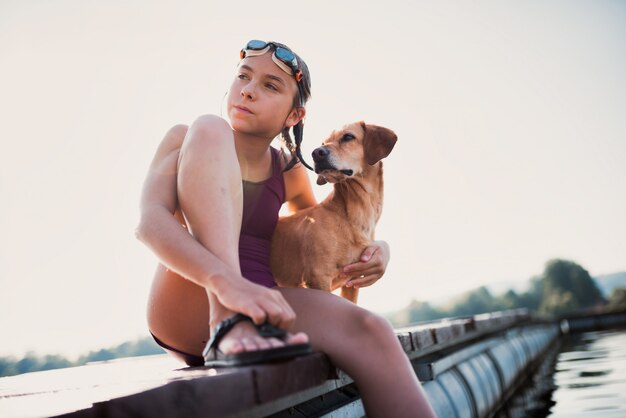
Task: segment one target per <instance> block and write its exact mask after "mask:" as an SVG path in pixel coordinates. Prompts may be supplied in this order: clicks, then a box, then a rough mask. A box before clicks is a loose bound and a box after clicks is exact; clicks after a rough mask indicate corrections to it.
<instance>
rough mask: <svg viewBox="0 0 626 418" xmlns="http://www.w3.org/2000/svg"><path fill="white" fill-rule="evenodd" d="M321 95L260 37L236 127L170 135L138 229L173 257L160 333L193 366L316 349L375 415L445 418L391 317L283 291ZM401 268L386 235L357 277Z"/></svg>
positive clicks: (152, 317) (306, 292)
mask: <svg viewBox="0 0 626 418" xmlns="http://www.w3.org/2000/svg"><path fill="white" fill-rule="evenodd" d="M309 96H310V75H309V72H308V68H307V66H306V64H305V63H304V61H303V60H302V59H300V57H298V56H297V55H296V54H295V53H293V52H292V51H291V50H290V49H289V48H288V47H286V46H285V45H282V44H279V43H276V42H269V43H268V42H262V41H250V42H249V43H248V44H247V45H246V47H245V48H244V49H243V50H242V51H241V61H240V63H239V65H238V67H237V75H236V77H235V79H234V81H233V83H232V85H231V87H230V90H229V92H228V96H227V114H228V117H229V120H230V125H229V124H228V123H226V122H225V121H224V120H223V119H221V118H219V117H217V116H208V115H205V116H201V117H199V118H198V119H196V120H195V121H194V122H193V123H192V125H191V126H190V127H187V126H184V125H177V126H174V127H173V128H172V129H170V130H169V132H167V134H166V135H165V138H164V139H163V141H162V142H161V144H160V145H159V148H158V149H157V152H156V155H155V157H154V159H153V161H152V163H151V165H150V169H149V173H148V176H147V179H146V181H145V184H144V188H143V192H142V197H141V220H140V223H139V225H138V227H137V231H136V234H137V237H138V238H139V239H140V240H141V241H142V242H144V243H145V244H146V245H147V246H148V247H149V248H150V249H151V250H153V251H154V253H155V254H156V255H157V256H158V258H159V260H160V261H161V264H159V266H158V267H157V271H156V274H155V277H154V281H153V285H152V289H151V293H150V298H149V303H148V326H149V328H150V331H151V333H152V334H153V336H154V338H155V340H156V341H157V342H158V343H159V344H160V345H161V346H162V347H164V349H165V350H166V351H167V352H168V353H170V354H172V355H173V356H175V357H177V358H179V359H181V360H183V361H185V362H186V363H187V364H188V365H194V366H197V365H202V364H205V363H206V364H208V365H217V364H247V363H253V362H262V361H266V360H268V359H272V358H288V357H292V356H294V355H300V354H304V353H306V352H308V351H309V347H310V346H312V348H313V349H315V350H319V351H322V352H324V353H326V354H327V355H328V356H329V358H330V359H331V361H332V362H333V364H335V365H336V366H337V367H339V368H341V369H343V370H344V371H346V372H347V373H348V374H349V375H350V376H351V377H352V378H353V379H354V380H355V382H356V384H357V385H358V388H359V391H360V393H361V395H362V397H363V402H364V406H365V409H366V411H367V414H368V416H372V417H375V416H422V417H424V416H434V414H433V412H432V409H431V408H430V405H429V404H428V401H427V400H426V398H425V396H424V393H423V390H422V388H421V386H420V384H419V382H418V380H417V378H416V377H415V374H414V372H413V369H412V367H411V364H410V363H409V361H408V359H407V357H406V355H405V354H404V352H403V350H402V348H401V346H400V343H399V342H398V339H397V338H396V336H395V334H394V332H393V329H392V328H391V326H390V325H389V323H388V322H387V321H386V320H385V319H383V318H381V317H379V316H378V315H375V314H373V313H371V312H369V311H367V310H365V309H362V308H360V307H358V306H356V305H354V304H352V303H351V302H348V301H346V300H344V299H342V298H340V297H338V296H336V295H333V294H330V293H327V292H323V291H318V290H314V289H286V288H277V287H275V283H274V281H273V278H272V276H271V272H270V271H269V242H270V240H271V234H272V231H273V229H274V227H275V225H276V222H277V219H278V211H279V209H280V206H281V204H282V203H283V202H286V203H287V205H288V208H289V209H291V210H300V209H304V208H307V207H309V206H312V205H314V204H315V203H316V202H315V198H314V196H313V192H312V189H311V186H310V183H309V180H308V176H307V173H306V170H305V168H304V167H303V166H302V164H301V161H300V160H301V158H299V157H300V141H301V140H302V120H303V119H304V116H305V114H306V111H305V108H304V104H305V103H306V101H307V99H308V98H309ZM292 127H293V131H294V134H295V144H293V142H292V141H291V138H290V135H289V129H290V128H292ZM279 133H282V136H283V140H284V141H285V143H286V145H287V146H288V147H289V148H290V151H291V160H290V161H289V162H288V163H286V164H285V161H283V159H282V158H281V154H280V153H279V152H278V151H277V150H276V149H274V148H272V147H270V143H271V141H272V140H273V139H274V138H275V137H276V136H277V135H278V134H279ZM172 214H174V216H172ZM388 261H389V248H388V246H387V244H386V243H384V242H379V241H377V242H375V243H373V245H372V246H370V247H368V248H367V249H366V250H365V251H364V253H363V255H362V257H361V260H360V261H359V262H357V263H354V264H351V265H349V266H346V268H345V269H344V271H345V273H346V274H348V275H349V276H350V277H353V279H352V280H351V282H352V284H353V285H354V286H368V285H371V284H372V283H374V282H375V281H376V280H378V279H379V278H380V277H381V276H382V274H383V273H384V270H385V268H386V265H387V263H388ZM236 314H237V315H236ZM241 314H243V315H241ZM264 323H265V325H264V326H262V327H259V326H260V325H261V324H264ZM211 330H213V331H211ZM282 330H289V331H291V332H292V333H286V332H285V331H282ZM309 344H310V346H309ZM203 351H204V353H203Z"/></svg>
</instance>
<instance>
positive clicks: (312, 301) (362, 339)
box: [280, 289, 435, 417]
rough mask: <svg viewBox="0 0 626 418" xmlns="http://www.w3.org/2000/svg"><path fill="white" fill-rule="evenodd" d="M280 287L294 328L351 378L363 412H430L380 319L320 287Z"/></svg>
mask: <svg viewBox="0 0 626 418" xmlns="http://www.w3.org/2000/svg"><path fill="white" fill-rule="evenodd" d="M280 291H281V292H282V294H283V296H284V297H285V299H287V302H289V304H290V305H291V306H292V307H293V309H294V310H295V311H296V315H297V317H296V323H295V326H294V330H296V331H303V332H305V333H307V334H308V336H309V338H310V341H311V344H312V345H313V348H314V349H315V350H319V351H322V352H324V353H326V354H327V355H328V356H329V358H330V360H331V361H332V362H333V364H334V365H336V366H337V367H339V368H340V369H342V370H344V371H345V372H346V373H348V374H349V375H350V377H352V378H353V379H354V381H355V382H356V384H357V386H358V388H359V392H360V393H361V395H362V399H363V403H364V406H365V409H366V412H367V416H368V417H435V413H434V412H433V410H432V408H431V406H430V404H429V403H428V400H427V399H426V396H425V394H424V391H423V389H422V387H421V385H420V383H419V381H418V380H417V377H416V376H415V373H414V371H413V368H412V367H411V364H410V362H409V360H408V358H407V356H406V354H405V353H404V351H403V350H402V346H401V345H400V343H399V341H398V338H397V337H396V335H395V333H394V332H393V328H392V327H391V325H390V324H389V322H388V321H387V320H386V319H384V318H382V317H380V316H378V315H376V314H373V313H371V312H369V311H367V310H365V309H363V308H360V307H358V306H357V305H354V304H353V303H351V302H348V301H346V300H344V299H342V298H340V297H338V296H336V295H333V294H330V293H327V292H324V291H320V290H314V289H280Z"/></svg>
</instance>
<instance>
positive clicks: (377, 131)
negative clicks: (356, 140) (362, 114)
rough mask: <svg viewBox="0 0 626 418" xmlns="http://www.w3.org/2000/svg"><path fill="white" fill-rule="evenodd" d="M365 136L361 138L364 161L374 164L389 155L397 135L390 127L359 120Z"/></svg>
mask: <svg viewBox="0 0 626 418" xmlns="http://www.w3.org/2000/svg"><path fill="white" fill-rule="evenodd" d="M361 125H362V126H363V131H364V132H365V137H364V138H363V150H364V152H365V161H366V162H367V163H368V164H369V165H374V164H376V163H377V162H379V161H380V160H382V159H383V158H385V157H386V156H388V155H389V153H390V152H391V150H392V149H393V147H394V145H396V141H397V140H398V136H397V135H396V133H395V132H394V131H392V130H391V129H387V128H383V127H382V126H376V125H368V124H366V123H365V122H361Z"/></svg>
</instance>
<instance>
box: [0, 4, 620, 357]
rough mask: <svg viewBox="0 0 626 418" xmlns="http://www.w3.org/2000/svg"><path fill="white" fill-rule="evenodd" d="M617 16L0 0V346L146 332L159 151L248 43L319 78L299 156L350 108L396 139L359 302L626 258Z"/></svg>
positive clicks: (51, 345) (576, 9) (218, 102)
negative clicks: (378, 251) (387, 256)
mask: <svg viewBox="0 0 626 418" xmlns="http://www.w3.org/2000/svg"><path fill="white" fill-rule="evenodd" d="M625 21H626V3H624V2H620V1H608V0H598V1H593V2H592V1H566V0H554V1H550V2H545V1H485V0H478V1H473V2H462V1H434V0H433V1H399V0H389V1H385V2H377V3H363V2H360V1H356V0H349V1H344V2H331V1H318V2H307V3H306V4H305V3H298V2H293V1H275V2H258V1H243V2H226V1H223V2H206V1H195V2H194V1H189V2H176V1H147V0H135V1H121V0H118V1H115V0H114V1H107V2H101V1H83V0H58V1H55V2H49V1H29V0H26V1H13V0H2V1H0V61H1V63H2V64H1V65H0V92H1V94H0V115H2V116H1V117H0V123H1V127H2V133H3V135H2V137H1V139H0V141H1V149H2V164H0V195H1V196H2V204H0V231H1V233H0V331H1V332H2V344H0V355H15V356H20V355H23V354H24V353H25V352H26V351H28V350H32V351H35V352H36V353H39V354H48V353H59V354H63V355H67V356H77V355H78V354H81V353H85V352H86V351H88V350H95V349H99V348H102V347H108V346H112V345H115V344H118V343H121V342H123V341H126V340H128V339H133V338H137V337H143V336H146V335H148V333H147V326H146V319H145V309H146V302H147V296H148V292H149V288H150V284H151V279H152V275H153V273H154V270H155V267H156V263H157V259H156V257H155V256H154V255H153V254H152V253H151V252H150V251H149V250H148V249H147V247H145V246H144V245H143V244H142V243H140V242H139V241H138V240H137V239H136V238H135V236H134V229H135V227H136V225H137V222H138V219H139V206H138V204H139V193H140V190H141V186H142V183H143V180H144V178H145V175H146V173H147V168H148V165H149V163H150V161H151V159H152V156H153V154H154V152H155V150H156V147H157V145H158V144H159V142H160V140H161V139H162V137H163V135H164V134H165V132H166V131H167V130H168V129H169V128H170V127H171V126H173V125H175V124H178V123H184V124H190V123H192V122H193V120H194V119H195V118H197V117H198V116H199V115H202V114H207V113H211V114H218V115H219V114H221V107H222V101H223V98H224V94H225V93H226V91H227V89H228V86H229V84H230V82H231V80H232V78H233V75H234V70H235V67H236V65H237V62H238V54H239V50H240V49H241V48H242V46H243V45H244V44H245V43H246V42H247V41H248V40H250V39H263V40H276V41H280V42H283V43H286V44H287V45H289V46H291V47H292V48H293V49H294V50H295V51H296V52H298V53H299V54H300V55H301V56H302V57H303V58H304V59H305V61H306V62H307V64H308V66H309V68H310V70H311V74H312V91H313V98H312V100H311V101H310V103H309V105H308V106H307V111H308V113H307V119H306V124H305V130H304V145H303V150H304V152H303V154H304V155H305V156H307V155H310V152H311V151H312V150H313V149H314V148H315V147H316V146H318V145H319V144H320V143H321V142H322V140H323V139H324V138H326V137H327V136H328V134H329V133H330V132H331V131H332V130H333V129H337V128H339V127H341V126H343V125H344V124H346V123H349V122H353V121H358V120H364V121H366V122H368V123H374V124H378V125H382V126H386V127H388V128H391V129H393V130H394V131H395V132H396V133H397V135H398V142H397V145H396V147H395V149H394V150H393V152H392V153H391V155H390V156H389V157H388V158H387V159H386V160H385V161H384V167H385V187H386V188H385V202H384V208H383V215H382V218H381V220H380V222H379V224H378V228H377V238H378V239H383V240H385V241H387V242H388V243H389V245H390V247H391V253H392V255H391V262H390V264H389V266H388V268H387V272H386V274H385V276H384V277H383V278H382V279H381V280H380V281H379V282H378V283H376V284H375V285H374V286H372V287H370V288H366V289H363V290H362V291H361V295H360V301H359V303H360V305H362V306H364V307H366V308H368V309H372V310H374V311H376V312H379V313H385V312H389V311H393V310H395V309H400V308H403V307H404V306H406V305H407V304H408V303H409V302H410V301H411V300H412V299H417V300H421V301H441V300H445V299H446V298H449V297H451V296H454V295H458V294H460V293H462V292H464V291H467V290H469V289H472V288H475V287H478V286H481V285H493V286H497V285H500V286H502V285H508V284H511V283H520V282H524V281H526V280H528V279H529V278H530V277H533V276H536V275H539V274H541V272H542V271H543V268H544V265H545V262H546V261H548V260H549V259H552V258H556V257H559V258H565V259H569V260H573V261H575V262H577V263H579V264H581V265H582V266H583V267H584V268H586V269H587V270H588V271H589V272H590V273H591V274H592V275H600V274H607V273H613V272H618V271H626V257H625V256H626V216H625V214H626V118H625V117H624V115H626V81H625V77H624V74H626V48H625V47H624V44H625V42H626V25H624V22H625ZM310 161H311V160H310V158H309V162H310ZM311 178H312V179H313V180H314V176H311ZM314 187H315V193H316V196H317V197H318V199H320V200H321V199H322V198H323V197H324V196H326V194H328V193H329V191H330V190H331V188H330V187H331V186H329V185H327V186H323V187H320V186H314Z"/></svg>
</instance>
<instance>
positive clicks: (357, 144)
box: [313, 122, 398, 184]
mask: <svg viewBox="0 0 626 418" xmlns="http://www.w3.org/2000/svg"><path fill="white" fill-rule="evenodd" d="M397 140H398V137H397V136H396V134H395V133H394V132H393V131H392V130H391V129H387V128H383V127H382V126H376V125H368V124H366V123H365V122H355V123H351V124H349V125H346V126H344V127H343V128H341V129H340V130H338V131H333V132H332V133H331V134H330V136H329V137H328V139H326V140H325V141H324V142H323V143H322V146H321V147H319V148H316V149H314V150H313V161H314V162H315V172H316V173H317V174H318V177H317V184H325V183H326V182H330V183H338V182H340V181H343V180H345V179H347V178H350V177H351V176H354V175H359V174H361V173H363V171H365V169H366V168H367V165H370V166H372V165H374V164H376V163H377V162H379V161H380V160H382V159H383V158H385V157H386V156H388V155H389V153H390V152H391V150H392V149H393V147H394V145H395V144H396V141H397Z"/></svg>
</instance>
